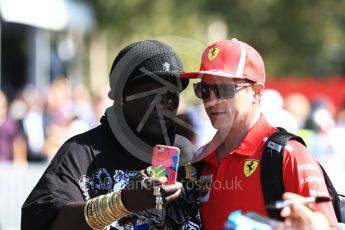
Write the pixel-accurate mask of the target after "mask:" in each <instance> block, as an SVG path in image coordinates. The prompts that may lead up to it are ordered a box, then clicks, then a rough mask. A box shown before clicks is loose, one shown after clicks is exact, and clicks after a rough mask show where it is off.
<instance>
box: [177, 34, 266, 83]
mask: <svg viewBox="0 0 345 230" xmlns="http://www.w3.org/2000/svg"><path fill="white" fill-rule="evenodd" d="M204 75H212V76H219V77H229V78H239V79H248V80H251V81H254V82H262V83H265V78H266V74H265V65H264V61H263V60H262V58H261V56H260V54H259V53H258V52H257V51H256V50H255V49H254V48H253V47H251V46H250V45H248V44H247V43H245V42H242V41H239V40H237V39H236V38H234V39H231V40H221V41H218V42H215V43H213V44H212V45H210V46H208V47H207V48H206V49H205V51H204V53H203V55H202V59H201V65H200V71H198V72H186V73H181V74H180V77H181V78H202V76H204Z"/></svg>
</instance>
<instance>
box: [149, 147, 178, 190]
mask: <svg viewBox="0 0 345 230" xmlns="http://www.w3.org/2000/svg"><path fill="white" fill-rule="evenodd" d="M179 157H180V149H179V148H177V147H174V146H167V145H155V146H154V147H153V155H152V162H151V164H152V168H151V176H153V177H160V176H166V177H167V178H168V180H167V182H166V184H173V183H175V182H176V179H177V169H178V162H179Z"/></svg>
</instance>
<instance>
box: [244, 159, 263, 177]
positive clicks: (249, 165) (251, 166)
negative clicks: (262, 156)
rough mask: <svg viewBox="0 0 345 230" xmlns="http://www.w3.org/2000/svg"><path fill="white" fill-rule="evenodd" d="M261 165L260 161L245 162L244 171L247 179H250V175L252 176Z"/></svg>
mask: <svg viewBox="0 0 345 230" xmlns="http://www.w3.org/2000/svg"><path fill="white" fill-rule="evenodd" d="M258 165H259V161H258V160H256V159H248V160H246V161H245V162H244V167H243V171H244V175H246V177H249V176H250V175H252V174H253V173H254V172H255V170H256V168H257V167H258Z"/></svg>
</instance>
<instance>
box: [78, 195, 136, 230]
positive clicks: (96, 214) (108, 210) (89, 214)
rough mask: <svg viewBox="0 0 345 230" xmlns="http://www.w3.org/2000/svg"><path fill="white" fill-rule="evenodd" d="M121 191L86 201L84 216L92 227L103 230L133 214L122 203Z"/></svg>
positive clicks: (95, 229)
mask: <svg viewBox="0 0 345 230" xmlns="http://www.w3.org/2000/svg"><path fill="white" fill-rule="evenodd" d="M121 191H122V190H119V191H118V192H112V193H108V194H106V195H101V196H98V197H95V198H93V199H91V200H88V201H87V202H86V204H85V206H84V216H85V220H86V222H87V223H88V225H89V226H90V227H91V228H92V229H94V230H103V229H105V228H106V226H108V225H110V224H111V223H113V222H114V221H117V220H119V219H121V218H122V217H124V216H127V215H129V214H131V212H130V211H128V210H127V209H126V207H125V206H124V205H123V203H122V200H121Z"/></svg>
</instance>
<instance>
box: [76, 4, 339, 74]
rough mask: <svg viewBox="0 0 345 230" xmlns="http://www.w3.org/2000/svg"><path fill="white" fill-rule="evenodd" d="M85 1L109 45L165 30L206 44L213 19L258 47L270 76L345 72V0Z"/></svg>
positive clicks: (229, 35)
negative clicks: (92, 11)
mask: <svg viewBox="0 0 345 230" xmlns="http://www.w3.org/2000/svg"><path fill="white" fill-rule="evenodd" d="M80 1H82V0H80ZM84 2H88V3H89V4H90V5H91V6H92V7H93V8H94V10H95V13H96V18H97V21H98V27H97V32H100V31H102V32H103V33H105V34H106V36H107V37H108V38H109V39H108V41H109V44H108V45H109V47H110V49H119V48H120V47H121V46H123V45H125V44H128V43H130V42H132V41H135V40H139V39H145V38H152V37H160V36H180V37H186V38H189V39H194V40H196V41H198V42H200V43H202V44H205V45H206V44H207V42H208V39H207V37H208V33H209V32H208V28H209V26H210V24H211V23H213V22H214V21H221V22H224V23H225V25H226V26H227V34H226V37H227V38H232V37H236V38H238V39H240V40H243V41H246V42H248V43H249V44H251V45H253V46H254V47H255V48H257V50H258V51H259V52H260V53H261V54H262V56H263V58H264V60H265V63H266V71H267V74H268V75H270V76H297V77H298V76H310V75H313V76H319V77H323V76H334V75H344V74H345V39H344V38H345V1H344V0H232V1H231V0H189V1H188V0H175V1H173V0H170V1H169V0H97V1H96V0H84ZM112 58H113V57H111V58H110V59H112ZM184 62H185V63H186V65H187V66H186V67H187V68H186V69H187V70H190V69H191V68H198V66H197V64H195V60H193V63H191V62H192V61H190V60H184Z"/></svg>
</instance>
